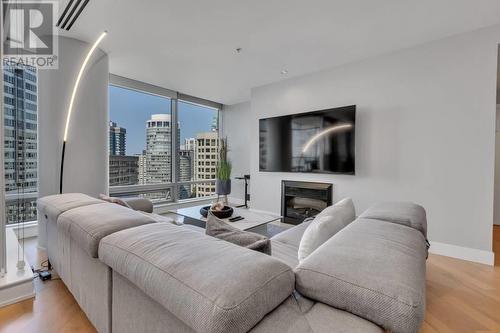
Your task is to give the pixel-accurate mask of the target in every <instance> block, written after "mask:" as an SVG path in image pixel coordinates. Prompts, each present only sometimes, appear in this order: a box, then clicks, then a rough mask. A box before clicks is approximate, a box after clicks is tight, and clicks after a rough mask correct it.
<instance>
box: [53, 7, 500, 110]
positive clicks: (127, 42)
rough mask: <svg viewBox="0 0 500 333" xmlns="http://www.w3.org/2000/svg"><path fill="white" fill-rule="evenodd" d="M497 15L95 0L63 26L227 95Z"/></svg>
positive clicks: (489, 21)
mask: <svg viewBox="0 0 500 333" xmlns="http://www.w3.org/2000/svg"><path fill="white" fill-rule="evenodd" d="M66 2H67V0H61V9H60V10H61V11H62V8H63V7H62V6H63V5H65V4H66ZM497 23H500V1H499V0H198V1H196V0H178V1H172V0H147V1H146V0H142V1H139V0H92V1H90V2H89V4H88V6H87V8H86V9H85V10H84V12H83V13H82V15H81V17H80V18H79V19H78V21H77V22H76V24H75V25H74V26H73V28H72V29H71V32H70V33H69V34H67V35H69V36H72V37H75V38H79V39H82V40H85V41H88V42H93V41H94V40H95V39H96V38H97V36H98V35H99V33H100V32H101V31H103V30H107V31H108V32H109V35H108V37H106V39H105V41H104V42H103V46H102V47H103V49H104V50H105V51H107V52H108V53H109V56H110V70H111V72H112V73H113V74H117V75H122V76H125V77H129V78H133V79H136V80H141V81H144V82H148V83H151V84H155V85H158V86H162V87H165V88H169V89H173V90H177V91H180V92H182V93H186V94H190V95H195V96H198V97H201V98H205V99H210V100H213V101H217V102H221V103H224V104H233V103H237V102H241V101H245V100H248V99H249V97H250V89H251V88H252V87H256V86H261V85H265V84H268V83H271V82H276V81H279V80H283V79H286V78H289V77H293V76H298V75H302V74H306V73H310V72H314V71H318V70H322V69H325V68H331V67H335V66H338V65H342V64H345V63H348V62H353V61H357V60H361V59H364V58H368V57H372V56H376V55H379V54H383V53H387V52H391V51H394V50H397V49H402V48H406V47H409V46H413V45H417V44H421V43H425V42H427V41H431V40H435V39H440V38H443V37H446V36H450V35H454V34H458V33H461V32H465V31H469V30H474V29H478V28H481V27H485V26H489V25H493V24H497ZM237 47H241V48H242V52H241V53H240V54H237V53H236V52H235V49H236V48H237ZM283 69H287V70H288V74H286V75H283V74H281V71H282V70H283Z"/></svg>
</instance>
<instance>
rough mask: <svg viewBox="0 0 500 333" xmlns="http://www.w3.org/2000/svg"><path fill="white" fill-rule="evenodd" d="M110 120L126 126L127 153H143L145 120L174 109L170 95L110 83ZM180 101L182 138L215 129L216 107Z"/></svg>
mask: <svg viewBox="0 0 500 333" xmlns="http://www.w3.org/2000/svg"><path fill="white" fill-rule="evenodd" d="M109 95H110V98H109V120H110V121H112V122H116V123H117V124H118V126H120V127H123V128H125V129H126V130H127V143H126V152H125V155H140V154H142V151H143V150H145V149H146V148H145V143H144V138H145V137H146V128H147V127H146V124H147V121H148V120H149V119H151V116H152V115H153V114H169V115H170V113H171V104H170V99H168V98H165V97H160V96H156V95H151V94H147V93H143V92H138V91H134V90H130V89H126V88H121V87H116V86H112V85H110V86H109ZM177 105H178V118H179V119H178V123H179V129H180V137H179V139H180V142H181V143H183V142H184V141H185V139H189V138H196V135H197V134H198V133H203V132H210V131H212V124H213V119H214V117H217V113H218V112H217V110H215V109H210V108H207V107H204V106H199V105H195V104H191V103H187V102H183V101H179V102H178V103H177Z"/></svg>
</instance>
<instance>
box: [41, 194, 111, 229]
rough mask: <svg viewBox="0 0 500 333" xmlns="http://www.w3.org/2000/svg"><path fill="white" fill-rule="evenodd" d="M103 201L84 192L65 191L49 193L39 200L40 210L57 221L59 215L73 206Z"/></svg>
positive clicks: (50, 219)
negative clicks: (62, 192)
mask: <svg viewBox="0 0 500 333" xmlns="http://www.w3.org/2000/svg"><path fill="white" fill-rule="evenodd" d="M100 203H103V201H102V200H99V199H96V198H92V197H90V196H88V195H86V194H82V193H64V194H54V195H48V196H46V197H43V198H40V199H38V200H37V208H38V210H39V211H40V212H41V213H42V214H45V215H46V216H47V219H48V220H49V221H53V222H56V221H57V218H58V217H59V215H61V214H62V213H64V212H66V211H68V210H71V209H73V208H77V207H82V206H88V205H95V204H100Z"/></svg>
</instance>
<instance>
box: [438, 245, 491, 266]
mask: <svg viewBox="0 0 500 333" xmlns="http://www.w3.org/2000/svg"><path fill="white" fill-rule="evenodd" d="M430 243H431V247H430V248H429V252H430V253H434V254H439V255H442V256H447V257H452V258H456V259H462V260H467V261H473V262H477V263H480V264H485V265H489V266H493V265H494V264H495V254H494V253H493V252H491V251H484V250H478V249H472V248H469V247H462V246H457V245H451V244H446V243H440V242H430Z"/></svg>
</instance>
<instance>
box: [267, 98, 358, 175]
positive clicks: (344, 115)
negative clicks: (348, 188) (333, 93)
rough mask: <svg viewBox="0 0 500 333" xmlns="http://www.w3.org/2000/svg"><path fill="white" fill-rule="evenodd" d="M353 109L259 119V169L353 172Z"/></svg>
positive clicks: (354, 107)
mask: <svg viewBox="0 0 500 333" xmlns="http://www.w3.org/2000/svg"><path fill="white" fill-rule="evenodd" d="M355 129H356V106H355V105H351V106H345V107H340V108H335V109H327V110H320V111H314V112H306V113H299V114H292V115H287V116H281V117H273V118H266V119H260V120H259V169H260V171H270V172H312V173H340V174H349V175H353V174H354V173H355V158H354V157H355V156H354V155H355V142H354V140H355Z"/></svg>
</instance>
